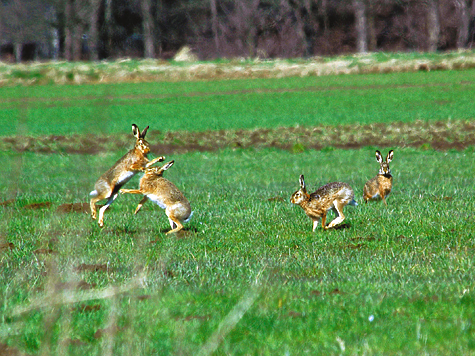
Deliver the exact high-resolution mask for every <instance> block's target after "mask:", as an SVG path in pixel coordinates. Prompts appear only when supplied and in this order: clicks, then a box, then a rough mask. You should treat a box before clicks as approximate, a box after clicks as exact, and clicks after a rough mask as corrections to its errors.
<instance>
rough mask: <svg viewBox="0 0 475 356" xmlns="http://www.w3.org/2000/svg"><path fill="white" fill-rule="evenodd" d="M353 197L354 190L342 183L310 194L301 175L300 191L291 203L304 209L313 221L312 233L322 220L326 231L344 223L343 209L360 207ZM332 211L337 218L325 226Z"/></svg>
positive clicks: (324, 187) (326, 185)
mask: <svg viewBox="0 0 475 356" xmlns="http://www.w3.org/2000/svg"><path fill="white" fill-rule="evenodd" d="M353 197H354V193H353V189H351V188H350V186H349V185H348V184H346V183H342V182H333V183H328V184H325V185H324V186H322V187H320V188H318V189H317V190H316V191H315V192H314V193H312V194H308V193H307V189H306V188H305V181H304V178H303V175H300V189H299V190H297V191H296V192H295V193H294V194H292V197H291V198H290V202H291V203H293V204H296V205H300V206H301V207H302V208H303V210H304V211H305V214H307V215H308V217H309V218H310V219H312V221H313V229H312V231H315V229H316V228H317V226H318V223H319V221H320V219H321V220H322V227H323V229H324V230H326V229H329V228H332V227H334V226H335V225H338V224H340V223H342V222H343V220H345V215H343V208H344V207H345V206H346V205H348V204H351V205H358V204H357V203H356V201H355V200H354V199H353ZM330 209H332V210H333V211H334V212H335V214H336V215H337V217H336V218H335V219H334V220H333V221H332V222H330V224H329V225H328V226H325V222H326V219H327V211H328V210H330Z"/></svg>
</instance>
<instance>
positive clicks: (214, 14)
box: [210, 0, 220, 56]
mask: <svg viewBox="0 0 475 356" xmlns="http://www.w3.org/2000/svg"><path fill="white" fill-rule="evenodd" d="M216 2H217V0H210V7H211V29H212V31H213V38H214V47H215V51H216V54H217V55H218V56H220V48H219V33H218V7H217V4H216Z"/></svg>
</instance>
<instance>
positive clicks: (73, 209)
mask: <svg viewBox="0 0 475 356" xmlns="http://www.w3.org/2000/svg"><path fill="white" fill-rule="evenodd" d="M56 212H57V213H63V214H69V213H84V214H89V212H90V207H89V203H73V204H71V203H67V204H61V205H60V206H58V208H57V209H56Z"/></svg>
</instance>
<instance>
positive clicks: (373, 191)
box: [363, 150, 394, 205]
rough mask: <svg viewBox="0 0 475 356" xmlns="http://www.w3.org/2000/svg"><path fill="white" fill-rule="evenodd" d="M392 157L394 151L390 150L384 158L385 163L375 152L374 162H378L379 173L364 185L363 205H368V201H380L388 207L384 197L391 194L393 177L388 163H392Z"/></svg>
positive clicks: (378, 153) (379, 153) (379, 154)
mask: <svg viewBox="0 0 475 356" xmlns="http://www.w3.org/2000/svg"><path fill="white" fill-rule="evenodd" d="M393 156H394V151H393V150H390V151H389V153H388V155H387V157H386V161H383V156H381V152H379V151H378V150H376V161H378V162H379V165H380V168H379V173H378V175H377V176H376V177H374V178H372V179H370V180H369V181H367V182H366V184H365V185H364V188H363V198H364V200H365V203H368V200H377V199H382V200H383V202H384V204H385V205H388V204H387V203H386V197H387V196H388V195H389V193H391V189H392V187H393V177H392V175H391V170H390V169H389V162H391V161H392V159H393Z"/></svg>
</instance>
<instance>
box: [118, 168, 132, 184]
mask: <svg viewBox="0 0 475 356" xmlns="http://www.w3.org/2000/svg"><path fill="white" fill-rule="evenodd" d="M134 175H135V172H131V171H127V172H124V173H121V175H120V176H119V179H118V180H117V183H119V184H125V183H127V182H128V181H129V180H130V178H132V177H133V176H134Z"/></svg>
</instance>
